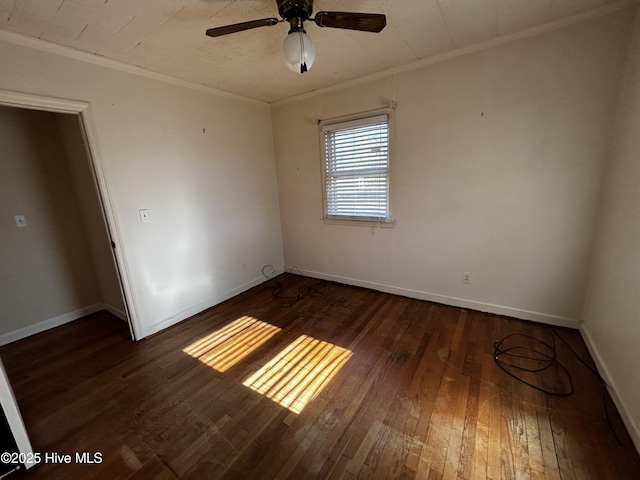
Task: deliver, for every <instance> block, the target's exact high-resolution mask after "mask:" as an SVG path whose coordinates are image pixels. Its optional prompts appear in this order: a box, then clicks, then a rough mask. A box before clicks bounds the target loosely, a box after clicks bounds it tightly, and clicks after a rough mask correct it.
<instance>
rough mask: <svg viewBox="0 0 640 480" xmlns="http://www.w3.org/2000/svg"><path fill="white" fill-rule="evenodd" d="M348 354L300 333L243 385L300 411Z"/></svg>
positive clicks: (343, 349)
mask: <svg viewBox="0 0 640 480" xmlns="http://www.w3.org/2000/svg"><path fill="white" fill-rule="evenodd" d="M351 355H352V352H351V351H350V350H347V349H345V348H342V347H339V346H337V345H334V344H332V343H328V342H323V341H320V340H316V339H315V338H313V337H309V336H307V335H302V336H300V337H298V338H297V339H296V340H295V341H294V342H293V343H291V344H289V345H288V346H287V347H286V348H285V349H284V350H282V351H281V352H280V353H279V354H278V355H276V357H274V358H273V359H272V360H271V361H270V362H269V363H267V364H266V365H265V366H264V367H262V368H261V369H260V370H258V371H257V372H256V373H254V374H253V375H252V376H251V377H249V378H248V379H247V380H246V381H245V382H244V383H243V385H244V386H245V387H249V388H251V389H252V390H254V391H255V392H257V393H260V394H262V395H265V396H266V397H267V398H270V399H271V400H273V401H274V402H276V403H279V404H280V405H282V406H283V407H286V408H288V409H289V410H291V411H292V412H294V413H300V412H302V409H304V407H305V406H306V405H307V404H308V403H309V402H310V401H311V400H313V399H314V398H315V397H316V396H317V395H318V394H319V393H320V392H321V391H322V389H323V388H324V387H325V386H326V385H327V384H328V383H329V382H330V381H331V379H332V378H333V377H334V376H335V375H336V374H337V373H338V371H339V370H340V369H341V368H342V367H343V366H344V364H345V363H346V362H347V360H349V358H351Z"/></svg>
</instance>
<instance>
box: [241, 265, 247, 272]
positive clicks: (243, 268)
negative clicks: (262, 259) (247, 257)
mask: <svg viewBox="0 0 640 480" xmlns="http://www.w3.org/2000/svg"><path fill="white" fill-rule="evenodd" d="M242 271H243V272H246V271H247V266H246V265H245V264H244V263H243V264H242Z"/></svg>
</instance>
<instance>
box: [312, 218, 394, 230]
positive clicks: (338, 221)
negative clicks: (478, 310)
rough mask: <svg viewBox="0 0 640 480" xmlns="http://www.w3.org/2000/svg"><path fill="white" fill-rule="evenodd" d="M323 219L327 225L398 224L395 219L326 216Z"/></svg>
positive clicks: (368, 225) (384, 226) (367, 225)
mask: <svg viewBox="0 0 640 480" xmlns="http://www.w3.org/2000/svg"><path fill="white" fill-rule="evenodd" d="M322 221H323V222H324V223H325V224H326V225H351V226H354V227H380V228H393V227H394V225H395V224H396V222H395V220H371V219H368V218H367V219H362V220H359V219H357V218H351V217H347V218H339V217H325V218H323V219H322Z"/></svg>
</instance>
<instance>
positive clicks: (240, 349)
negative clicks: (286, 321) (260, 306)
mask: <svg viewBox="0 0 640 480" xmlns="http://www.w3.org/2000/svg"><path fill="white" fill-rule="evenodd" d="M279 331H280V329H279V328H278V327H274V326H273V325H271V324H268V323H265V322H261V321H260V320H257V319H255V318H253V317H240V318H238V319H237V320H234V321H233V322H231V323H229V324H228V325H225V326H224V327H223V328H221V329H220V330H216V331H215V332H213V333H211V334H209V335H207V336H206V337H203V338H201V339H199V340H198V341H196V342H194V343H192V344H191V345H189V346H188V347H186V348H184V349H183V350H182V351H183V352H185V353H186V354H188V355H191V356H192V357H194V358H197V359H198V360H200V361H201V362H202V363H204V364H206V365H209V366H210V367H212V368H214V369H216V370H218V371H219V372H225V371H227V370H228V369H229V368H231V367H232V366H233V365H235V364H236V363H238V362H239V361H240V360H242V359H243V358H245V357H246V356H247V355H249V354H250V353H251V352H253V351H254V350H256V349H257V348H259V347H260V346H261V345H263V344H264V343H266V342H267V341H268V340H269V339H270V338H271V337H273V336H274V335H275V334H276V333H278V332H279Z"/></svg>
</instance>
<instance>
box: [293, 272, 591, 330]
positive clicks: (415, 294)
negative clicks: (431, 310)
mask: <svg viewBox="0 0 640 480" xmlns="http://www.w3.org/2000/svg"><path fill="white" fill-rule="evenodd" d="M287 270H290V268H289V267H287ZM296 270H297V272H300V273H301V274H303V275H306V276H309V277H313V278H320V279H323V280H329V281H332V282H338V283H345V284H347V285H354V286H357V287H364V288H370V289H372V290H377V291H379V292H385V293H392V294H394V295H402V296H403V297H409V298H415V299H418V300H427V301H429V302H435V303H442V304H444V305H450V306H452V307H460V308H468V309H470V310H477V311H480V312H488V313H494V314H496V315H505V316H509V317H515V318H519V319H521V320H530V321H533V322H540V323H546V324H548V325H555V326H558V327H568V328H575V329H577V328H579V327H580V320H578V319H575V318H569V317H561V316H559V315H550V314H548V313H540V312H532V311H529V310H522V309H518V308H513V307H506V306H503V305H494V304H491V303H484V302H478V301H475V300H467V299H464V298H457V297H450V296H447V295H440V294H437V293H430V292H423V291H420V290H412V289H409V288H402V287H394V286H391V285H384V284H381V283H375V282H368V281H365V280H358V279H355V278H349V277H341V276H338V275H329V274H326V273H320V272H313V271H310V270H302V269H299V268H296Z"/></svg>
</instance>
